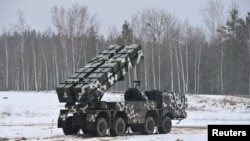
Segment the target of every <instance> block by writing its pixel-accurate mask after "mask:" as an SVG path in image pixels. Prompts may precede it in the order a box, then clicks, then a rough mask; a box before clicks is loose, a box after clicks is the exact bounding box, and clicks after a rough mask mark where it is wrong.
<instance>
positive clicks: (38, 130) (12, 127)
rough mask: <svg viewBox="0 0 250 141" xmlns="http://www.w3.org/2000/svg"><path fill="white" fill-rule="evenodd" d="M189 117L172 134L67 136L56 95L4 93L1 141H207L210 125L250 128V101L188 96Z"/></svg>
mask: <svg viewBox="0 0 250 141" xmlns="http://www.w3.org/2000/svg"><path fill="white" fill-rule="evenodd" d="M187 97H188V109H187V113H188V116H187V118H186V119H185V120H183V121H181V122H180V123H179V124H177V122H178V121H173V128H172V131H171V133H169V134H154V135H147V136H146V135H140V134H137V135H135V134H132V135H129V134H126V135H124V136H121V137H102V138H95V137H86V136H82V135H79V136H65V135H64V134H63V132H62V130H61V128H57V123H56V122H57V118H58V114H59V110H60V109H62V108H64V104H62V103H59V101H58V98H57V95H56V93H55V91H50V92H15V91H7V92H0V141H3V140H84V139H86V140H93V141H94V140H100V141H103V140H129V141H136V140H144V141H158V140H160V141H163V140H164V141H206V140H207V125H208V124H248V125H249V124H250V99H247V98H240V97H233V96H222V95H191V94H189V95H187ZM103 100H108V101H122V100H123V95H121V94H113V93H107V94H105V95H104V97H103Z"/></svg>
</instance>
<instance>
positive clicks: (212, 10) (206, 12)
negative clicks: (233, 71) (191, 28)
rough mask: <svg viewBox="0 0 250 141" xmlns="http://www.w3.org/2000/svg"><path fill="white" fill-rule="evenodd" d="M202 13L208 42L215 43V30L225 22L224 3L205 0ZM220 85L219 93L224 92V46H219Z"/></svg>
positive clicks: (216, 34) (215, 0)
mask: <svg viewBox="0 0 250 141" xmlns="http://www.w3.org/2000/svg"><path fill="white" fill-rule="evenodd" d="M201 12H202V15H203V19H204V22H205V24H206V25H207V28H208V30H209V33H210V42H211V43H212V44H218V43H216V40H217V39H218V36H219V35H218V33H217V30H218V29H220V28H222V26H223V24H224V23H225V14H224V4H223V3H222V2H221V1H219V0H212V1H211V0H209V1H207V4H206V6H204V7H203V10H202V11H201ZM220 44H222V40H220ZM219 53H220V85H221V93H222V94H223V93H224V83H223V62H224V61H223V59H224V53H225V50H224V46H223V45H222V46H220V48H219Z"/></svg>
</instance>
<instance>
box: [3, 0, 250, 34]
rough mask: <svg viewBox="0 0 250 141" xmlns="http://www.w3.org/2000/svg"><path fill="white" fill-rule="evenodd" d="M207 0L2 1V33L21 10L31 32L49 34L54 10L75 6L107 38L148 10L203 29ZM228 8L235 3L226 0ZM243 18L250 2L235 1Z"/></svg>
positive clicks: (13, 23)
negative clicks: (96, 22)
mask: <svg viewBox="0 0 250 141" xmlns="http://www.w3.org/2000/svg"><path fill="white" fill-rule="evenodd" d="M206 1H207V0H0V3H1V4H0V19H1V20H0V31H1V32H2V31H3V29H7V30H8V29H10V28H11V27H13V25H15V24H16V23H17V21H18V18H17V10H21V11H23V12H24V16H25V19H26V24H27V25H29V27H30V28H31V29H36V30H40V31H42V32H43V31H45V30H46V29H47V28H48V26H50V27H52V25H51V8H52V7H53V6H63V7H65V8H69V7H71V6H72V5H73V4H74V3H75V2H78V3H79V4H83V5H84V6H87V7H88V12H89V13H90V15H97V19H98V20H99V22H100V24H101V26H100V32H101V34H104V35H105V34H107V32H108V29H109V27H110V26H111V25H114V26H117V28H118V29H120V28H121V26H122V24H123V23H124V21H125V20H127V21H130V20H131V17H132V16H133V15H135V14H136V13H137V12H138V11H142V10H143V9H145V8H155V9H165V10H166V11H168V12H170V13H172V14H174V15H175V16H176V17H177V18H178V19H180V20H185V19H188V20H189V22H190V23H191V24H192V25H199V26H200V25H202V24H203V20H202V16H201V14H200V10H201V8H202V6H203V5H205V4H206ZM222 1H223V3H225V8H228V5H230V3H231V0H222ZM235 2H236V3H238V5H239V8H240V11H241V14H242V15H246V12H247V11H250V0H235Z"/></svg>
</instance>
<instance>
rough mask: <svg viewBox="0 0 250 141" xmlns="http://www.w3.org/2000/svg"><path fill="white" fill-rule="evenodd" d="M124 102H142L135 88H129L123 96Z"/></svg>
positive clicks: (139, 93)
mask: <svg viewBox="0 0 250 141" xmlns="http://www.w3.org/2000/svg"><path fill="white" fill-rule="evenodd" d="M124 99H125V101H140V100H142V94H141V92H140V91H139V90H138V89H136V88H129V89H127V90H126V92H125V94H124Z"/></svg>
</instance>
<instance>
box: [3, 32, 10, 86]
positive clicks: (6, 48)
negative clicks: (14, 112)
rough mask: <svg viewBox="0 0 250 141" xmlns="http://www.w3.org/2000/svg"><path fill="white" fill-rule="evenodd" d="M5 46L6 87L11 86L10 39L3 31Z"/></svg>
mask: <svg viewBox="0 0 250 141" xmlns="http://www.w3.org/2000/svg"><path fill="white" fill-rule="evenodd" d="M3 39H4V48H5V87H6V89H8V88H9V51H8V41H7V33H6V32H4V33H3Z"/></svg>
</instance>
